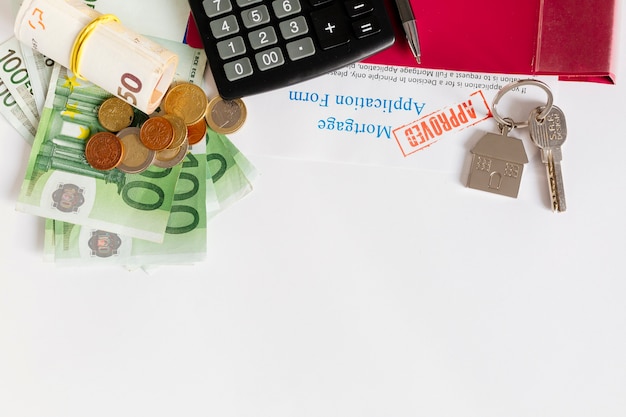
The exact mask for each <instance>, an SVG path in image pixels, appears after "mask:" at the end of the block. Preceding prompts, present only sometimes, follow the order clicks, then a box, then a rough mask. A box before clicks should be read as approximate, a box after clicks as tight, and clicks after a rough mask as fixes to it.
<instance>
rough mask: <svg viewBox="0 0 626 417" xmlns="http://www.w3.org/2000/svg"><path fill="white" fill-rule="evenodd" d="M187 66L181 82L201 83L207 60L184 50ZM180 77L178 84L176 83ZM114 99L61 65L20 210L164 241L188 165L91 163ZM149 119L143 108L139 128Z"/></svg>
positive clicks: (181, 48)
mask: <svg viewBox="0 0 626 417" xmlns="http://www.w3.org/2000/svg"><path fill="white" fill-rule="evenodd" d="M177 48H178V49H179V51H180V52H181V54H180V55H181V56H183V57H185V61H186V62H185V63H184V64H183V65H179V68H178V70H179V71H180V72H177V75H176V77H180V78H178V79H179V80H180V81H182V80H186V81H190V82H197V83H199V82H201V80H202V74H203V73H204V66H206V56H205V55H204V54H203V53H202V51H199V50H194V49H192V48H189V47H188V46H186V45H183V44H180V43H179V44H177ZM176 77H175V78H176ZM109 97H111V94H109V93H108V92H106V91H105V90H103V89H101V88H100V87H98V86H96V85H94V84H92V83H89V82H86V81H82V80H78V79H77V78H76V76H75V74H73V73H72V72H71V71H69V70H68V69H66V68H65V67H62V66H60V65H58V64H56V66H55V68H54V70H53V74H52V78H51V83H50V89H49V91H48V95H47V97H46V105H45V106H44V109H43V112H42V117H41V120H40V126H39V129H38V131H37V135H36V138H35V142H34V144H33V149H32V151H31V155H30V158H29V162H28V167H27V171H26V175H25V179H24V182H23V184H22V188H21V192H20V195H19V198H18V203H17V209H18V210H20V211H24V212H26V213H31V214H35V215H38V216H42V217H46V218H52V219H55V220H59V221H65V222H68V223H74V224H79V225H83V226H88V227H93V228H97V229H102V230H106V231H109V232H112V233H119V234H123V235H128V236H129V237H135V238H139V239H144V240H150V241H155V242H161V241H162V240H163V238H164V234H165V229H166V227H167V222H168V219H169V214H170V210H171V206H172V202H173V198H174V194H175V185H176V182H177V180H178V175H179V173H180V169H181V167H180V165H178V166H175V167H174V168H170V169H160V168H157V167H154V166H153V167H151V168H150V169H148V170H147V171H145V172H142V173H140V174H125V173H122V172H121V171H119V170H117V169H114V170H111V171H98V170H95V169H93V168H91V166H89V164H87V163H86V161H85V159H84V145H85V141H86V139H88V138H89V137H90V135H91V134H93V133H95V132H98V131H104V130H105V129H104V128H103V127H102V126H101V125H100V123H99V121H98V119H97V109H98V107H99V105H100V104H101V103H102V102H103V101H104V100H106V99H107V98H109ZM146 117H147V115H145V114H143V113H141V112H139V111H138V110H136V117H135V122H134V123H136V124H137V125H138V124H140V123H141V122H142V121H143V120H145V118H146Z"/></svg>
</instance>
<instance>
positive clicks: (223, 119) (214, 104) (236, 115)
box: [205, 96, 248, 134]
mask: <svg viewBox="0 0 626 417" xmlns="http://www.w3.org/2000/svg"><path fill="white" fill-rule="evenodd" d="M247 116H248V112H247V110H246V105H245V104H244V103H243V101H241V99H238V98H237V99H234V100H225V99H223V98H222V97H220V96H217V97H214V98H213V99H212V100H211V101H210V102H209V108H208V109H207V112H206V116H205V117H206V121H207V123H208V124H209V127H210V128H211V129H213V130H215V131H216V132H217V133H222V134H227V133H233V132H236V131H237V130H239V128H240V127H241V126H243V123H244V122H245V121H246V117H247Z"/></svg>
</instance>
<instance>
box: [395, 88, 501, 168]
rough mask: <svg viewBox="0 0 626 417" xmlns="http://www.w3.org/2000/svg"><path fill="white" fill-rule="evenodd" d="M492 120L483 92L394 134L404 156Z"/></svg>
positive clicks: (471, 95) (423, 118) (479, 91)
mask: <svg viewBox="0 0 626 417" xmlns="http://www.w3.org/2000/svg"><path fill="white" fill-rule="evenodd" d="M491 116H492V113H491V110H490V109H489V105H488V104H487V101H486V100H485V96H484V95H483V92H482V90H478V91H476V92H475V93H472V94H470V96H469V98H468V99H467V100H464V101H462V102H460V103H458V104H455V105H453V106H450V107H446V108H444V109H442V110H437V111H435V112H432V113H430V114H427V115H426V116H424V117H421V118H419V119H417V120H415V121H414V122H411V123H408V124H405V125H403V126H400V127H398V128H396V129H394V130H393V136H394V137H395V138H396V142H398V145H399V146H400V150H401V151H402V154H403V155H404V156H408V155H410V154H412V153H415V152H417V151H419V150H422V149H424V148H426V147H428V146H430V145H432V144H433V143H435V142H437V141H438V140H439V139H441V138H442V137H444V136H446V135H448V134H450V133H455V132H458V131H460V130H463V129H465V128H466V127H469V126H474V125H476V124H478V123H480V122H482V121H484V120H487V119H488V118H490V117H491Z"/></svg>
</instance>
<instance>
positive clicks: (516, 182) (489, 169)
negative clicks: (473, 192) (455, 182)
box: [467, 133, 528, 198]
mask: <svg viewBox="0 0 626 417" xmlns="http://www.w3.org/2000/svg"><path fill="white" fill-rule="evenodd" d="M471 153H472V154H473V156H472V167H471V169H470V174H469V178H468V180H467V186H468V187H470V188H475V189H477V190H482V191H488V192H490V193H495V194H501V195H506V196H509V197H513V198H517V193H518V191H519V186H520V182H521V180H522V171H523V170H524V164H526V163H528V157H527V156H526V150H525V149H524V143H523V142H522V141H521V140H520V139H515V138H512V137H509V136H507V135H506V134H504V135H498V134H495V133H487V134H486V135H485V136H484V137H483V138H482V139H480V141H478V143H477V144H476V146H474V148H473V149H472V150H471Z"/></svg>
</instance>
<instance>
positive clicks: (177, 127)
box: [163, 114, 187, 149]
mask: <svg viewBox="0 0 626 417" xmlns="http://www.w3.org/2000/svg"><path fill="white" fill-rule="evenodd" d="M163 117H164V118H166V119H167V120H169V122H170V123H171V124H172V127H173V128H174V140H173V141H172V143H171V144H170V145H169V146H168V149H175V148H180V147H181V145H182V144H183V142H184V141H185V139H186V138H187V125H186V124H185V121H184V120H183V119H181V118H180V117H178V116H176V115H175V114H164V115H163Z"/></svg>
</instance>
